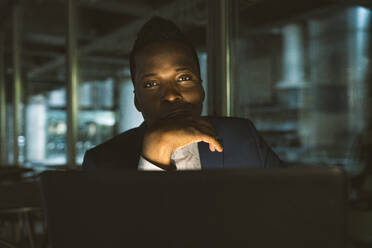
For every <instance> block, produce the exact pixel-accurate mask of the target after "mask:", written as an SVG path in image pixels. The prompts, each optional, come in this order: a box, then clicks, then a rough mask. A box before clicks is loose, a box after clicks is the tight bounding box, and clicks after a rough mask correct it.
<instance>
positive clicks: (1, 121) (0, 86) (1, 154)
mask: <svg viewBox="0 0 372 248" xmlns="http://www.w3.org/2000/svg"><path fill="white" fill-rule="evenodd" d="M4 38H5V36H4V34H3V33H0V167H1V166H4V165H5V164H7V163H8V159H7V150H8V149H7V135H6V99H5V61H4V59H5V58H4V50H5V49H4Z"/></svg>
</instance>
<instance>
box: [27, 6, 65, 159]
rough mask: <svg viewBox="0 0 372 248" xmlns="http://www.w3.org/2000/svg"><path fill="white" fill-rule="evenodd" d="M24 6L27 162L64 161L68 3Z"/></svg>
mask: <svg viewBox="0 0 372 248" xmlns="http://www.w3.org/2000/svg"><path fill="white" fill-rule="evenodd" d="M23 9H24V11H23V32H22V37H23V44H22V70H23V74H24V75H25V76H24V77H23V92H24V97H25V98H24V99H25V100H24V104H25V105H24V106H25V107H24V110H23V113H24V115H23V117H24V121H25V125H24V127H23V130H24V133H25V149H24V153H23V154H24V163H25V164H28V165H30V166H36V165H39V164H41V165H61V164H65V163H66V131H67V124H66V83H65V82H66V75H65V68H66V67H65V62H64V58H65V30H66V29H65V28H66V18H65V17H66V12H65V11H66V4H65V2H61V1H53V2H50V1H48V2H45V1H42V2H41V1H26V2H24V6H23ZM20 155H22V154H20Z"/></svg>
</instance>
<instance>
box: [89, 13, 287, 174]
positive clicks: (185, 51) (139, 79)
mask: <svg viewBox="0 0 372 248" xmlns="http://www.w3.org/2000/svg"><path fill="white" fill-rule="evenodd" d="M130 70H131V77H132V81H133V84H134V89H135V91H134V94H135V102H134V103H135V106H136V108H137V110H138V111H140V112H141V113H142V115H143V117H144V120H145V121H144V123H143V124H142V125H141V126H140V127H138V128H134V129H131V130H129V131H127V132H124V133H122V134H120V135H118V136H116V137H114V138H113V139H111V140H109V141H107V142H105V143H103V144H101V145H99V146H97V147H95V148H93V149H91V150H89V151H87V152H86V154H85V157H84V162H83V168H84V169H106V168H110V169H139V170H175V169H177V170H194V169H206V168H249V167H252V168H254V167H256V168H257V167H279V166H280V165H281V162H280V160H279V158H278V157H277V156H276V155H275V154H274V152H272V150H271V149H270V148H269V147H268V146H267V144H266V143H265V142H264V141H263V139H262V138H261V137H260V136H259V135H258V133H257V131H256V130H255V128H254V126H253V124H252V123H251V122H250V121H249V120H245V119H239V118H217V117H200V115H201V111H202V103H203V101H204V96H205V93H204V89H203V87H202V84H201V79H200V66H199V61H198V57H197V55H196V51H195V49H194V47H193V46H192V45H191V44H190V43H189V42H188V40H187V37H185V36H184V35H183V34H182V32H181V31H180V30H179V29H178V27H177V26H175V25H174V24H173V23H172V22H170V21H168V20H165V19H162V18H159V17H155V18H152V19H151V20H150V21H148V22H147V23H146V24H145V25H144V26H143V27H142V29H141V30H140V32H139V33H138V35H137V40H136V41H135V43H134V46H133V49H132V52H131V54H130Z"/></svg>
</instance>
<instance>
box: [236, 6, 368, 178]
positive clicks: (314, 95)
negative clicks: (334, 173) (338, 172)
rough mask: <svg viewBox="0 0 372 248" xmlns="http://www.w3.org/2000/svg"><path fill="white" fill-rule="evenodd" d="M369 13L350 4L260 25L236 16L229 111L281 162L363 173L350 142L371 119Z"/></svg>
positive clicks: (361, 165)
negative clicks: (252, 129) (254, 129)
mask: <svg viewBox="0 0 372 248" xmlns="http://www.w3.org/2000/svg"><path fill="white" fill-rule="evenodd" d="M319 13H320V12H319ZM240 15H241V16H242V15H243V13H240ZM370 15H371V11H370V10H369V9H366V8H363V7H349V8H345V9H341V10H340V9H339V10H338V11H331V12H330V11H328V12H322V13H321V14H314V15H308V16H307V17H306V19H304V18H302V19H299V20H298V21H292V22H289V23H286V24H282V23H281V24H280V25H272V26H269V27H268V26H265V27H263V28H261V29H260V28H256V29H249V28H247V29H244V25H242V24H244V18H242V17H240V19H239V20H240V22H241V23H240V26H239V27H241V30H239V40H238V42H237V44H238V47H237V50H238V54H239V57H238V61H237V63H236V64H237V66H238V68H237V72H238V73H237V77H236V78H237V82H236V89H235V91H234V92H236V93H235V96H234V99H235V102H234V104H235V105H234V106H235V109H234V111H235V114H236V115H237V116H241V117H247V118H250V119H252V120H253V122H254V123H255V124H256V126H257V129H258V130H259V131H260V132H261V134H262V135H263V136H264V138H265V140H266V141H267V142H268V143H269V144H270V145H271V146H272V147H273V148H274V150H275V151H276V152H277V153H278V155H279V156H280V157H281V159H282V160H284V161H286V162H288V163H293V164H297V165H300V164H302V165H324V166H333V165H338V166H344V167H345V168H346V169H347V170H348V171H349V172H350V173H352V174H353V173H354V174H355V173H358V172H360V170H361V168H362V167H363V164H362V162H360V161H356V160H357V157H358V156H356V155H355V154H356V153H358V152H359V151H358V149H359V148H358V146H357V145H353V144H354V143H355V142H356V143H358V141H356V140H358V137H359V136H360V135H361V133H363V130H364V128H365V126H366V124H367V122H368V118H367V117H366V112H367V110H368V106H367V102H366V99H367V96H366V92H368V91H367V88H368V87H370V86H368V80H370V79H368V77H367V73H368V71H367V70H368V69H367V65H368V63H369V61H370V59H371V58H370V56H371V55H370V53H369V50H368V46H369V44H370V43H371V39H370V35H371V31H370V22H371V20H370Z"/></svg>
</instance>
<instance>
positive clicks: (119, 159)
mask: <svg viewBox="0 0 372 248" xmlns="http://www.w3.org/2000/svg"><path fill="white" fill-rule="evenodd" d="M141 145H142V135H141V127H137V128H133V129H130V130H128V131H125V132H123V133H121V134H119V135H117V136H115V137H113V138H112V139H110V140H108V141H106V142H104V143H102V144H100V145H97V146H96V147H94V148H92V149H90V150H88V151H87V152H86V153H85V156H84V161H83V168H84V169H98V168H117V167H118V166H119V164H120V163H121V164H123V162H124V160H125V161H127V164H128V165H131V164H133V163H136V162H135V160H136V159H138V154H139V151H140V149H141ZM123 166H124V167H125V165H124V164H123Z"/></svg>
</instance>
